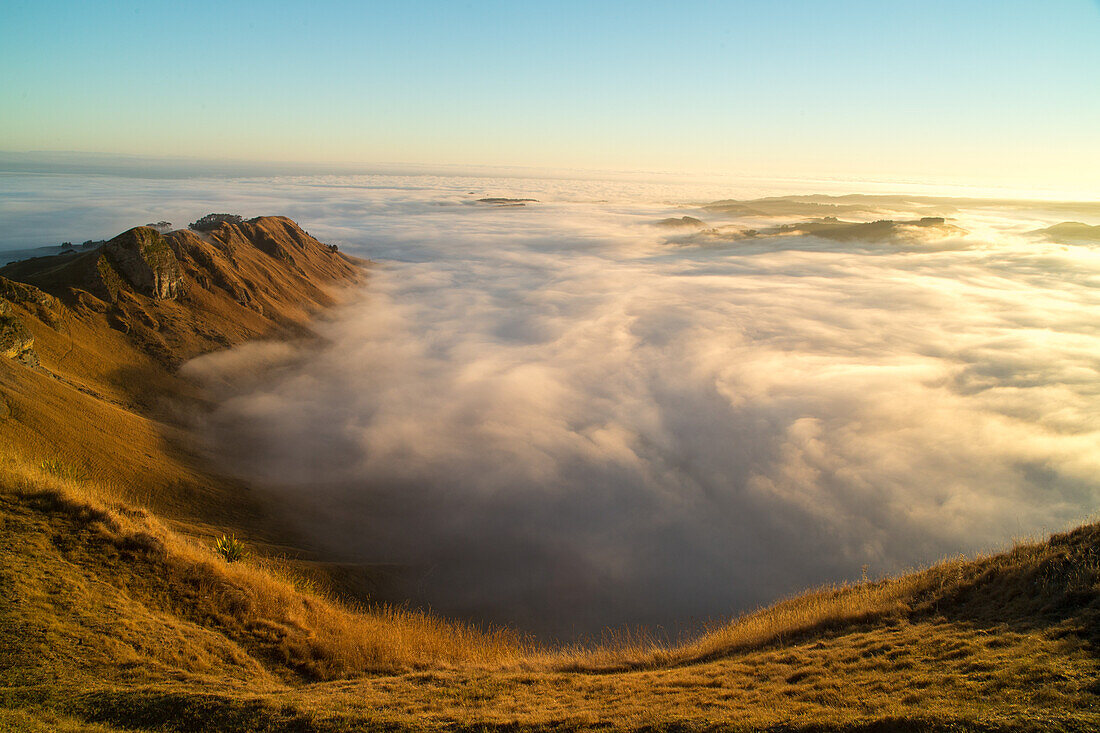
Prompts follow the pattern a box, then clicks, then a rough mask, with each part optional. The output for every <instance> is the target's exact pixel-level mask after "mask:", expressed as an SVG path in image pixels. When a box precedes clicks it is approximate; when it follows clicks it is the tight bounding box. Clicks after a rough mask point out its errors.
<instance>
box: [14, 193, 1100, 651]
mask: <svg viewBox="0 0 1100 733" xmlns="http://www.w3.org/2000/svg"><path fill="white" fill-rule="evenodd" d="M754 185H755V184H754ZM760 192H761V191H758V190H755V189H754V188H753V187H752V186H749V187H747V188H746V189H744V190H742V191H730V190H720V191H716V190H711V189H710V188H705V187H698V188H694V189H686V188H677V187H675V186H672V185H665V184H662V185H659V186H653V185H651V186H645V185H640V184H635V183H624V182H621V181H620V182H601V181H592V180H589V181H566V180H553V181H537V180H518V179H475V178H441V177H433V176H406V177H400V176H373V177H346V178H333V177H326V178H292V179H251V180H220V181H216V180H195V179H177V180H172V181H156V180H148V179H146V180H141V181H136V180H131V179H123V178H111V177H99V178H80V177H64V176H51V177H45V176H44V177H37V178H35V177H30V176H25V177H8V178H4V179H2V180H0V207H2V213H3V216H4V219H5V222H6V223H7V224H8V227H7V228H6V232H5V235H4V236H6V237H7V238H8V239H6V240H4V242H0V244H5V243H6V244H9V245H11V244H19V245H21V246H29V245H34V244H45V243H51V242H52V241H53V240H54V239H57V240H60V239H68V240H72V241H82V240H83V239H88V238H95V239H98V238H102V237H106V236H111V235H113V234H116V233H118V231H121V230H122V229H125V228H127V227H128V226H132V225H134V224H140V223H144V222H145V221H155V220H159V219H168V220H170V221H175V222H176V223H177V224H182V223H185V222H187V221H191V220H193V219H195V218H197V217H198V216H201V215H202V214H205V213H208V212H209V211H237V212H239V213H242V214H244V215H246V216H254V215H259V214H286V215H289V216H292V217H294V218H295V219H297V220H298V221H299V222H300V223H301V224H302V225H303V226H304V227H305V228H307V229H308V230H310V231H311V232H312V233H314V234H315V235H317V236H318V237H320V238H322V239H323V240H325V241H329V242H335V243H338V244H339V245H340V246H341V248H342V249H344V250H347V251H352V252H354V253H356V254H361V255H366V256H369V257H372V258H374V259H375V260H376V261H377V262H379V263H380V264H379V266H378V267H377V268H376V269H375V270H374V272H373V274H372V276H371V278H370V281H369V283H368V284H367V286H366V288H365V289H364V290H363V292H362V293H359V294H358V296H357V297H356V298H354V299H352V300H351V301H350V302H349V303H348V304H346V305H345V306H343V307H342V308H340V309H338V310H337V311H336V312H334V313H332V314H330V317H328V318H326V319H324V320H323V321H321V322H320V323H319V324H318V326H317V328H318V330H319V331H320V332H321V333H322V334H323V335H324V336H325V338H326V342H325V344H324V345H323V346H322V347H317V346H316V345H312V346H310V347H308V348H305V347H301V346H296V345H289V344H264V343H260V344H249V345H246V346H244V347H241V348H240V349H236V350H233V351H229V352H223V353H219V354H212V355H208V356H205V357H202V358H200V359H197V360H195V361H194V362H192V363H191V364H189V365H188V366H187V367H186V370H187V372H188V373H189V374H190V375H191V376H192V377H194V378H195V379H198V380H200V381H202V382H203V383H204V384H206V385H207V387H208V388H209V390H210V392H211V394H212V396H213V397H214V398H215V401H216V405H217V406H216V409H215V410H214V412H213V413H212V414H211V415H208V416H206V418H205V420H206V422H205V423H204V425H203V427H204V429H205V430H206V431H207V435H208V436H209V438H210V445H211V450H212V456H213V458H214V459H215V460H217V461H219V462H221V464H222V466H223V467H224V468H225V469H226V470H229V471H232V472H234V473H237V474H239V475H241V476H244V477H246V478H249V479H252V480H254V481H255V482H256V483H257V484H258V485H259V486H261V487H262V490H264V491H266V492H268V493H269V495H270V496H271V497H272V498H273V499H274V500H275V501H276V502H277V503H278V505H280V506H283V507H284V508H286V510H287V514H288V516H290V517H292V518H293V519H294V520H296V521H297V522H298V526H299V528H300V529H301V530H302V531H304V532H307V533H309V534H310V536H311V537H313V538H314V540H315V541H316V542H317V543H319V544H321V545H322V546H324V547H325V548H326V549H327V551H328V552H329V554H330V556H331V557H333V558H337V559H341V560H346V561H353V562H364V563H375V562H388V563H396V564H398V565H400V566H402V567H404V568H405V569H406V570H405V571H404V573H403V575H402V577H403V578H404V579H405V581H406V585H404V586H402V587H400V588H397V589H396V590H395V593H397V594H399V595H400V594H404V595H406V596H407V597H410V598H412V599H414V600H415V601H416V602H418V603H421V604H425V605H431V606H432V607H434V608H436V609H438V610H440V611H443V612H445V613H448V614H457V615H462V616H465V617H467V618H473V619H479V620H489V621H495V622H502V623H510V624H515V625H518V626H520V627H522V628H526V629H531V630H535V631H537V632H540V633H543V634H546V635H548V636H556V637H559V638H570V637H573V636H575V635H577V634H591V633H597V632H598V631H599V630H600V629H601V628H603V627H604V626H609V625H610V626H621V625H624V624H644V625H649V626H656V625H662V626H664V627H665V628H677V627H678V626H681V625H688V626H690V625H691V624H692V623H693V622H695V621H698V620H702V619H706V618H713V617H721V616H724V615H728V614H731V613H735V612H737V611H740V610H745V609H748V608H751V607H753V606H756V605H758V604H762V603H766V602H768V601H771V600H773V599H775V598H776V597H778V596H781V595H783V594H786V593H790V592H794V591H796V590H799V589H801V588H804V587H806V586H808V585H813V584H818V583H822V582H828V581H832V580H839V579H850V578H858V577H859V576H860V574H861V568H862V566H864V565H867V566H869V571H870V572H871V574H872V575H874V574H878V573H885V572H892V571H897V570H901V569H904V568H906V567H909V566H912V565H915V564H919V563H926V562H931V561H934V560H936V559H938V558H940V557H942V556H943V555H945V554H952V553H956V552H963V551H965V552H970V551H976V550H983V549H991V548H996V547H1000V546H1003V545H1004V544H1005V543H1006V542H1009V541H1011V540H1012V539H1013V538H1015V537H1021V536H1027V535H1032V534H1036V533H1042V532H1046V531H1051V530H1056V529H1060V528H1063V527H1066V526H1069V525H1072V524H1074V523H1077V522H1080V521H1083V520H1084V519H1086V518H1087V517H1088V516H1089V515H1090V513H1091V512H1093V511H1094V508H1095V507H1096V505H1097V500H1098V499H1100V479H1098V478H1097V477H1098V476H1100V470H1098V469H1100V374H1098V370H1100V338H1098V337H1100V325H1098V322H1097V319H1096V318H1095V313H1096V312H1097V309H1098V307H1100V249H1097V247H1096V246H1095V245H1090V244H1088V243H1077V244H1073V243H1059V242H1058V241H1052V240H1047V239H1043V238H1040V237H1036V236H1033V235H1030V234H1029V233H1030V232H1032V231H1034V230H1036V229H1040V228H1044V227H1047V226H1050V225H1051V224H1054V223H1056V222H1059V221H1063V220H1067V219H1074V220H1078V221H1084V222H1086V223H1089V224H1097V223H1100V220H1097V219H1096V216H1097V213H1096V210H1095V206H1093V207H1089V206H1083V207H1077V208H1074V207H1067V206H1065V205H1057V206H1055V205H1050V204H1043V205H1038V204H1037V205H1034V206H1030V207H1017V208H1011V207H1008V206H1006V205H1005V204H1003V203H1000V204H981V203H979V202H975V201H958V202H954V203H951V202H940V203H937V204H935V205H936V206H938V207H941V208H940V209H937V212H938V213H941V214H945V215H947V216H948V217H950V218H949V223H950V224H951V225H952V226H954V227H957V228H958V230H961V231H958V230H955V229H944V230H942V231H941V230H939V229H937V230H935V231H923V230H922V231H919V232H915V233H912V236H910V233H906V236H904V237H900V238H899V237H886V238H881V239H875V240H868V241H864V240H844V241H836V240H831V239H824V238H820V237H814V236H807V235H799V234H794V235H782V236H774V237H765V238H751V239H743V238H740V237H739V236H725V235H724V234H723V232H738V231H741V230H745V229H757V230H767V229H769V228H770V227H778V226H781V225H784V224H791V223H797V222H799V221H804V218H803V219H800V218H799V217H800V216H802V217H804V216H805V214H804V213H799V212H798V211H796V210H795V209H797V207H794V208H793V209H792V210H791V211H786V210H784V209H783V208H782V207H778V208H777V205H774V204H772V205H769V206H770V207H771V208H769V210H768V211H763V212H761V211H760V208H759V207H755V208H754V207H751V206H750V207H747V208H748V209H750V211H749V212H745V211H744V210H743V208H741V209H740V213H738V210H739V207H736V206H735V207H725V208H724V209H718V210H716V209H713V208H712V209H703V208H701V207H698V206H679V205H677V202H683V201H696V202H704V201H707V200H714V199H719V198H729V197H730V196H742V197H744V196H747V195H754V194H757V193H760ZM490 196H506V197H520V198H526V197H530V198H536V199H539V201H540V202H539V203H538V204H533V205H530V206H527V207H523V208H507V209H498V208H494V207H489V206H484V205H479V204H476V203H474V202H475V200H476V199H477V198H482V197H490ZM859 203H860V206H861V207H863V209H861V210H860V211H858V212H856V211H845V212H841V213H840V217H841V219H850V220H852V221H869V220H872V219H876V218H893V219H900V220H906V219H913V218H916V217H919V216H924V215H929V214H930V213H937V212H930V211H929V206H930V205H931V204H929V203H928V202H927V201H925V202H919V201H914V202H907V200H906V199H905V198H904V197H895V198H892V199H890V200H881V201H860V202H859ZM876 206H877V207H879V208H877V209H876V208H875V207H876ZM683 215H690V216H693V217H697V218H699V219H702V220H704V221H705V222H706V224H707V226H708V227H711V228H714V229H715V231H717V232H718V233H719V234H718V236H685V233H684V232H677V231H670V230H668V229H664V228H661V227H656V226H654V223H655V222H657V221H659V220H661V219H663V218H667V217H680V216H683ZM44 232H46V233H47V234H44ZM47 235H48V237H49V239H46V240H45V241H40V240H35V239H33V238H34V237H39V238H40V239H41V238H42V237H46V236H47ZM9 240H10V241H9Z"/></svg>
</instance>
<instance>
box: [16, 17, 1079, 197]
mask: <svg viewBox="0 0 1100 733" xmlns="http://www.w3.org/2000/svg"><path fill="white" fill-rule="evenodd" d="M1098 38H1100V12H1098V6H1097V4H1096V3H1095V2H1088V1H1086V0H1049V1H1047V2H1035V1H1034V0H1032V1H1030V2H1018V1H1012V0H1007V1H1006V0H999V1H996V2H992V1H991V2H967V1H966V0H962V1H956V2H937V1H933V2H919V3H917V2H913V3H899V2H865V1H851V2H798V1H790V2H698V1H696V2H676V3H673V2H634V3H626V2H602V3H600V2H554V3H549V2H548V3H539V4H534V3H527V2H517V1H513V2H476V3H442V2H392V3H371V2H318V3H288V2H284V3H272V4H267V3H259V2H231V1H229V2H218V3H213V2H172V3H161V2H141V3H109V2H94V3H93V2H44V1H42V0H37V1H35V2H13V1H11V0H0V149H3V150H9V151H21V150H78V151H95V152H112V153H114V152H118V153H132V154H148V155H181V156H197V157H214V158H241V159H251V160H296V161H304V160H309V161H362V162H408V163H437V164H439V163H442V164H464V165H476V164H484V165H526V166H543V167H548V166H553V167H578V168H598V169H626V170H670V171H685V172H730V173H748V174H754V175H835V176H860V175H862V176H899V177H905V176H910V177H921V176H938V177H940V178H944V179H948V178H967V177H971V178H973V179H974V180H976V181H986V180H1001V179H1004V180H1013V181H1015V182H1017V183H1019V182H1026V181H1027V180H1034V181H1035V182H1036V184H1037V185H1038V184H1040V183H1042V184H1045V185H1051V184H1059V183H1069V182H1075V183H1082V184H1087V183H1088V182H1089V181H1090V180H1092V179H1095V177H1096V176H1095V175H1094V173H1093V172H1094V171H1096V170H1098V169H1100V135H1098V134H1097V132H1096V131H1097V130H1100V43H1097V39H1098Z"/></svg>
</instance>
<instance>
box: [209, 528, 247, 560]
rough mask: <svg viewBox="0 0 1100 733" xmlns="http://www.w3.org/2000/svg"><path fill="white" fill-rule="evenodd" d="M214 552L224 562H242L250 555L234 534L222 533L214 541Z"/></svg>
mask: <svg viewBox="0 0 1100 733" xmlns="http://www.w3.org/2000/svg"><path fill="white" fill-rule="evenodd" d="M214 552H216V553H217V554H218V556H219V557H221V559H222V560H225V561H226V562H242V561H244V560H247V559H248V558H249V557H250V556H251V555H252V553H251V552H249V550H248V547H247V546H245V544H244V542H242V541H241V540H239V539H237V536H236V535H224V534H223V535H222V536H221V537H219V538H218V539H217V540H215V541H214Z"/></svg>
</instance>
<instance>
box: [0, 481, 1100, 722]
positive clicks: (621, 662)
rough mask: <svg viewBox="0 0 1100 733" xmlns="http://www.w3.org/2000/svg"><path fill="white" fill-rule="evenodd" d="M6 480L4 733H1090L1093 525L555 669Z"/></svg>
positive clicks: (559, 656) (136, 515)
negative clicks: (69, 732) (114, 732)
mask: <svg viewBox="0 0 1100 733" xmlns="http://www.w3.org/2000/svg"><path fill="white" fill-rule="evenodd" d="M0 482H2V484H3V489H4V491H3V493H2V494H0V512H2V516H3V522H2V524H0V535H2V538H0V541H2V542H3V546H4V547H5V548H6V549H5V553H4V555H3V563H2V568H0V584H2V586H3V589H4V593H3V596H2V598H3V600H2V601H0V627H2V629H3V634H4V639H5V644H4V645H3V650H2V651H0V685H2V688H0V701H2V703H3V705H4V706H5V707H7V708H10V710H8V711H7V712H5V713H4V715H6V716H7V718H6V720H8V721H9V724H11V725H14V723H12V722H11V721H16V722H18V723H19V725H20V726H22V727H27V728H30V727H31V725H32V721H35V720H37V721H43V720H54V721H55V722H56V721H60V720H61V719H67V720H68V721H69V724H72V725H76V724H77V723H80V724H84V723H92V722H97V723H102V724H105V725H106V726H108V729H113V726H117V727H118V728H125V729H135V728H136V729H143V730H213V729H216V730H226V731H232V730H241V731H247V730H295V731H310V730H319V731H327V730H360V729H364V728H368V729H369V728H371V727H372V726H375V725H382V724H385V725H386V726H387V727H390V726H392V727H394V728H396V729H406V728H407V729H416V730H419V729H441V728H455V727H458V728H465V727H475V726H480V725H485V726H488V727H490V728H497V727H502V728H517V727H518V728H528V727H530V728H534V729H548V728H555V729H559V728H575V727H609V728H612V729H638V728H651V727H652V728H655V729H677V730H691V729H695V728H706V727H709V726H712V725H720V726H722V727H730V728H733V729H737V728H760V727H772V726H777V727H778V728H777V729H781V730H787V729H791V730H798V729H815V730H817V729H842V730H848V729H874V730H890V729H894V726H898V727H900V728H901V729H911V730H926V729H942V730H971V729H972V730H1000V729H1032V730H1059V729H1062V730H1090V729H1094V728H1095V726H1097V725H1100V711H1098V710H1097V707H1096V702H1097V693H1098V692H1100V685H1098V683H1097V681H1096V680H1097V679H1098V676H1097V675H1098V673H1100V667H1098V663H1097V662H1098V660H1097V652H1096V649H1097V647H1096V644H1097V642H1098V641H1100V631H1098V629H1100V624H1098V621H1100V618H1098V615H1100V585H1098V583H1100V526H1098V525H1088V526H1085V527H1082V528H1080V529H1078V530H1076V531H1074V532H1070V533H1067V534H1063V535H1058V536H1056V537H1053V538H1052V539H1050V540H1049V541H1047V542H1042V543H1035V544H1027V545H1019V546H1017V547H1015V548H1014V549H1013V550H1011V551H1009V552H1006V553H1004V554H1000V555H995V556H991V557H987V558H980V559H977V560H953V561H950V562H946V563H943V564H941V565H937V566H935V567H932V568H930V569H928V570H924V571H921V572H918V573H914V574H912V575H907V576H903V577H900V578H896V579H888V580H883V581H878V582H870V583H866V584H861V585H855V586H849V587H842V588H832V589H824V590H821V591H814V592H811V593H808V594H806V595H803V596H800V597H796V598H793V599H790V600H788V601H784V602H782V603H780V604H777V605H776V606H774V607H772V608H769V609H766V610H763V611H760V612H758V613H755V614H751V615H748V616H746V617H744V618H742V619H740V620H738V621H736V622H734V623H732V624H730V625H728V626H726V627H723V628H720V629H717V630H716V631H714V632H712V633H711V634H708V635H707V636H705V637H704V638H702V639H700V640H699V641H697V642H695V643H692V644H688V645H685V646H682V647H672V648H669V647H664V646H660V645H653V644H650V643H648V642H645V641H640V642H636V643H628V644H626V645H624V646H622V647H621V648H618V647H616V648H606V649H602V650H596V651H585V650H578V649H571V650H545V649H538V648H535V647H533V646H531V645H529V644H527V643H525V642H524V641H523V640H522V639H519V638H517V637H515V636H514V635H510V634H507V633H497V634H489V635H487V634H483V633H480V632H478V631H476V630H472V629H469V628H466V627H462V626H458V625H454V624H450V623H446V622H443V621H440V620H437V619H433V618H430V617H426V616H422V615H419V614H411V613H406V612H399V611H391V610H386V609H378V610H373V611H366V612H356V611H352V610H347V609H345V608H343V607H342V606H340V605H339V604H337V603H334V602H333V601H331V600H329V599H327V598H325V597H324V596H323V595H317V594H316V593H315V592H314V591H312V590H311V589H310V587H309V586H308V584H307V585H303V581H302V580H301V579H297V578H295V577H294V576H292V575H290V574H288V573H287V572H286V571H285V570H283V569H280V567H279V566H278V565H277V563H273V562H271V561H265V560H261V559H253V560H250V561H246V562H243V563H235V564H227V563H225V562H224V561H222V560H220V559H219V558H217V557H216V555H215V554H214V553H213V552H212V551H211V550H210V549H209V547H208V546H204V545H202V544H197V543H195V542H193V541H190V540H187V539H185V538H183V537H180V536H178V535H176V534H174V533H173V532H171V531H170V530H168V529H167V528H166V527H165V526H164V525H163V524H161V523H160V522H159V521H157V520H156V519H155V518H154V517H152V516H151V515H149V514H148V513H147V512H143V511H140V510H134V509H129V508H127V507H126V506H125V505H118V504H116V505H111V504H110V503H106V502H101V501H98V500H96V499H94V498H92V497H91V495H93V494H94V493H95V492H96V487H94V486H90V485H88V484H87V482H84V481H81V480H73V479H70V478H65V477H59V476H57V475H56V472H54V473H51V472H49V471H46V470H43V469H38V468H34V467H27V466H21V465H18V464H17V463H15V462H12V461H8V462H6V463H5V464H4V466H3V467H2V476H0ZM326 680H328V681H326ZM51 716H53V717H51ZM58 716H60V717H58ZM3 720H5V718H0V721H3ZM58 724H60V723H58ZM876 726H877V727H876Z"/></svg>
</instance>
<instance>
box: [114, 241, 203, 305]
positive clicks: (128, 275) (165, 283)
mask: <svg viewBox="0 0 1100 733" xmlns="http://www.w3.org/2000/svg"><path fill="white" fill-rule="evenodd" d="M103 256H104V257H105V258H106V260H107V262H106V263H100V266H99V267H98V268H97V269H98V270H99V271H100V275H101V276H102V277H103V278H104V279H105V281H108V282H107V283H106V284H107V286H108V289H112V288H111V283H110V282H109V281H110V280H111V279H112V276H111V273H109V272H108V271H107V270H108V268H107V267H106V265H108V264H109V265H110V269H113V270H114V271H115V272H117V273H118V275H120V276H121V277H122V278H123V279H124V280H126V281H127V282H128V283H129V284H130V285H131V286H133V288H134V290H136V291H137V292H139V293H141V294H142V295H146V296H148V297H150V298H155V299H157V300H174V299H175V298H176V297H177V296H179V295H180V293H182V292H183V269H182V268H181V267H180V263H179V261H178V260H177V259H176V255H175V254H174V253H173V252H172V248H171V247H169V246H168V242H167V241H166V240H165V239H164V237H162V236H161V235H160V232H158V231H157V230H155V229H150V228H149V227H134V228H133V229H131V230H129V231H126V232H123V233H122V234H120V235H118V236H117V237H115V238H114V239H112V240H111V241H109V242H107V244H105V245H104V246H103Z"/></svg>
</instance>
